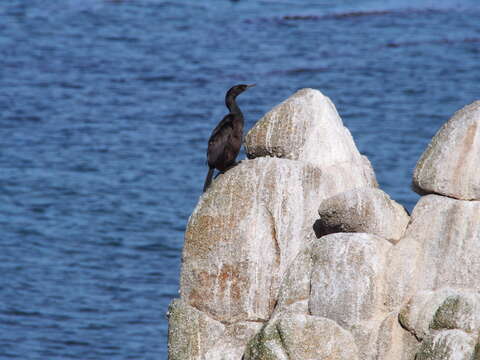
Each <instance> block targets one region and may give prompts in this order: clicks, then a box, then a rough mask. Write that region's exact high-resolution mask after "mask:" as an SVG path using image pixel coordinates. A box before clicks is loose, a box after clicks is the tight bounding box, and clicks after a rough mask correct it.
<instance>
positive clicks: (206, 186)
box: [203, 167, 215, 192]
mask: <svg viewBox="0 0 480 360" xmlns="http://www.w3.org/2000/svg"><path fill="white" fill-rule="evenodd" d="M213 170H215V168H213V167H211V168H209V169H208V174H207V178H206V179H205V185H203V192H205V191H206V190H207V189H208V187H209V186H210V184H211V183H212V178H213Z"/></svg>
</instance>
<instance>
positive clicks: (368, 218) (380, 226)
mask: <svg viewBox="0 0 480 360" xmlns="http://www.w3.org/2000/svg"><path fill="white" fill-rule="evenodd" d="M318 213H319V215H320V219H319V220H318V221H317V222H316V228H317V231H318V232H319V234H320V235H324V234H330V233H335V232H360V233H362V232H364V233H369V234H374V235H378V236H380V237H383V238H386V239H388V240H390V241H391V242H392V243H396V242H398V240H400V238H401V237H402V236H403V234H404V232H405V229H406V228H407V225H408V222H409V220H410V217H409V216H408V214H407V212H406V211H405V208H404V207H403V206H402V205H400V204H398V203H396V202H395V201H393V200H391V199H390V197H389V196H388V195H387V194H385V193H384V192H383V191H382V190H380V189H376V188H372V187H364V188H357V189H353V190H350V191H347V192H344V193H341V194H337V195H334V196H332V197H330V198H328V199H325V200H323V201H322V203H321V204H320V208H319V209H318Z"/></svg>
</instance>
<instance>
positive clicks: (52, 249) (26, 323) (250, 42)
mask: <svg viewBox="0 0 480 360" xmlns="http://www.w3.org/2000/svg"><path fill="white" fill-rule="evenodd" d="M479 16H480V4H479V2H478V1H477V0H471V1H468V0H464V1H454V0H446V1H443V2H442V3H441V4H438V2H434V1H400V0H389V1H380V0H368V1H367V0H365V1H353V0H344V1H338V0H337V1H333V0H330V1H329V0H320V1H313V0H278V1H275V0H260V1H247V0H239V1H227V0H222V1H220V0H212V1H209V0H206V1H203V2H198V1H191V0H179V1H161V0H130V1H127V0H124V1H120V0H117V1H113V0H112V1H106V0H82V1H79V0H63V1H58V0H57V1H55V0H53V1H48V2H47V1H40V0H29V1H22V0H8V1H2V2H0V55H1V56H0V230H1V232H0V272H1V276H0V359H22V360H30V359H32V360H33V359H38V360H45V359H49V360H53V359H82V360H86V359H95V360H101V359H166V357H167V355H166V354H167V320H166V317H165V312H166V310H167V306H168V304H169V302H170V301H171V300H172V299H173V298H174V297H176V296H177V295H178V278H179V271H180V257H181V249H182V242H183V232H184V230H185V225H186V222H187V220H188V216H189V215H190V213H191V211H192V210H193V208H194V206H195V204H196V202H197V200H198V197H199V195H200V194H201V189H202V185H203V181H204V177H205V175H206V173H207V167H206V165H205V150H206V144H207V139H208V137H209V134H210V132H211V130H212V129H213V127H214V126H215V125H216V123H217V122H218V121H219V120H220V119H221V118H222V116H223V115H224V114H225V113H226V109H225V107H224V104H223V102H224V93H225V91H226V90H227V89H228V88H229V87H230V86H232V85H234V84H237V83H251V82H255V83H257V87H255V88H253V89H251V90H249V91H248V92H246V93H245V94H242V95H241V97H240V98H239V103H240V106H241V108H242V109H243V112H244V115H245V118H246V128H247V129H249V128H250V127H251V126H252V125H253V124H254V123H255V122H256V121H257V120H258V119H259V118H260V117H261V116H262V115H263V114H264V113H265V112H267V111H268V110H270V109H271V108H272V107H273V106H274V105H276V104H278V103H279V102H280V101H282V100H284V99H285V98H287V97H288V96H290V95H291V94H292V93H294V92H295V91H296V90H298V89H300V88H304V87H312V88H317V89H320V90H321V91H322V92H324V93H325V94H326V95H327V96H329V97H330V98H331V99H332V100H333V102H334V103H335V104H336V106H337V109H338V111H339V113H340V115H341V116H342V118H343V121H344V123H345V125H346V126H347V127H348V128H349V129H350V130H351V132H352V134H353V136H354V139H355V141H356V143H357V146H358V148H359V149H360V151H361V152H362V153H364V154H366V155H367V156H368V157H369V158H370V160H371V162H372V164H373V166H374V168H375V171H376V174H377V178H378V180H379V182H380V184H381V187H382V188H383V189H384V190H385V191H386V192H388V193H389V194H390V195H391V196H392V197H393V198H394V199H395V200H397V201H398V202H400V203H402V204H404V205H405V206H406V207H407V208H409V209H412V208H413V206H414V204H415V203H416V201H417V199H418V196H417V195H415V194H414V193H413V192H412V191H411V190H410V183H411V176H412V170H413V168H414V166H415V163H416V161H417V160H418V158H419V156H420V155H421V153H422V152H423V150H424V149H425V147H426V145H427V144H428V142H429V140H430V139H431V137H432V136H433V135H434V134H435V132H436V131H437V130H438V128H439V127H440V126H441V125H442V124H443V123H444V122H445V121H446V120H447V119H448V118H449V117H450V116H451V115H452V114H453V113H454V112H455V111H456V110H458V109H460V108H461V107H463V106H464V105H466V104H468V103H471V102H472V101H474V100H476V99H478V98H480V92H479V84H480V65H479V64H480V62H479V60H480V22H479V21H478V19H479ZM242 156H243V155H242Z"/></svg>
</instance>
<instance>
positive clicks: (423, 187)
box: [413, 101, 480, 200]
mask: <svg viewBox="0 0 480 360" xmlns="http://www.w3.org/2000/svg"><path fill="white" fill-rule="evenodd" d="M479 125H480V101H476V102H474V103H473V104H470V105H468V106H465V107H464V108H463V109H461V110H459V111H457V112H456V113H455V115H454V116H453V117H452V118H451V119H450V120H449V121H448V122H447V123H445V125H444V126H443V127H442V128H441V129H440V130H439V131H438V133H437V134H436V135H435V137H434V138H433V139H432V142H431V143H430V145H428V148H427V150H426V151H425V152H424V153H423V155H422V157H421V158H420V160H419V161H418V164H417V167H416V168H415V172H414V175H413V187H414V189H415V190H416V191H417V192H418V193H419V194H421V195H424V194H432V193H436V194H441V195H445V196H450V197H453V198H456V199H461V200H480V176H478V173H477V166H478V164H479V163H480V127H479Z"/></svg>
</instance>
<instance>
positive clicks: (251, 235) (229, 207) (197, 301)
mask: <svg viewBox="0 0 480 360" xmlns="http://www.w3.org/2000/svg"><path fill="white" fill-rule="evenodd" d="M357 175H358V174H357ZM357 175H355V176H352V172H351V171H349V168H347V169H345V168H343V167H342V165H341V164H339V165H333V166H331V167H330V168H327V169H325V170H323V171H321V170H320V169H318V168H317V167H314V166H312V165H309V164H305V163H302V162H299V161H292V160H285V159H267V158H259V159H255V160H249V161H243V162H242V163H241V164H240V165H238V166H236V167H235V168H233V169H231V170H229V171H228V172H227V173H225V174H224V175H221V177H220V178H219V179H218V180H216V181H215V183H214V184H213V185H212V187H211V189H210V190H209V191H208V192H207V193H205V195H204V196H203V197H202V198H201V200H200V202H199V204H198V206H197V208H196V209H195V211H194V213H193V214H192V216H191V218H190V221H189V224H188V227H187V231H186V234H185V245H184V249H183V266H182V273H181V287H180V292H181V296H182V299H184V300H186V301H187V303H188V304H190V305H192V306H194V307H195V308H197V309H199V310H201V311H204V312H206V313H207V314H209V315H210V316H211V317H212V318H214V319H216V320H219V321H222V322H227V323H233V322H236V321H266V320H268V318H269V317H270V314H271V312H272V311H273V306H274V304H275V302H276V299H277V293H278V287H279V284H280V279H281V277H282V276H283V273H284V272H285V270H286V268H287V266H288V265H289V264H290V262H291V261H292V260H293V258H294V257H295V256H296V255H297V253H298V251H299V249H300V248H301V246H302V244H303V243H304V241H305V240H304V239H305V238H307V236H308V235H309V234H311V233H313V227H312V224H313V223H314V221H315V218H316V215H315V212H316V207H317V206H318V203H320V201H321V200H322V199H323V198H325V197H327V196H330V195H332V194H334V193H338V192H342V191H345V190H346V189H348V188H353V187H357V186H358V184H362V185H366V184H368V183H369V179H365V178H364V177H362V176H357Z"/></svg>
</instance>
